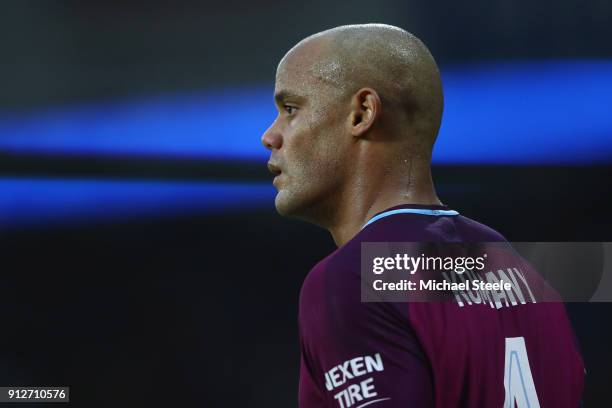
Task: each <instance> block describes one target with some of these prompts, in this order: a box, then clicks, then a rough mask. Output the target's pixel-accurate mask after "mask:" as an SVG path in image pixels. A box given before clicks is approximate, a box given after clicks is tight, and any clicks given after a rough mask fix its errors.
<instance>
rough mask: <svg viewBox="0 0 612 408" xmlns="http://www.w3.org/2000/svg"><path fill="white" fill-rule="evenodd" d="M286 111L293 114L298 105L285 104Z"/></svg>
mask: <svg viewBox="0 0 612 408" xmlns="http://www.w3.org/2000/svg"><path fill="white" fill-rule="evenodd" d="M284 108H285V112H287V113H288V114H290V115H291V114H293V112H295V110H296V107H295V106H291V105H285V106H284Z"/></svg>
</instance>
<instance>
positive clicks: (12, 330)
mask: <svg viewBox="0 0 612 408" xmlns="http://www.w3.org/2000/svg"><path fill="white" fill-rule="evenodd" d="M610 21H612V3H610V2H607V1H604V0H600V1H578V0H562V1H554V2H553V1H537V2H533V1H509V0H503V1H494V2H491V1H484V0H482V1H474V2H470V3H469V4H460V3H458V2H452V1H435V2H426V1H416V0H413V1H378V2H375V3H372V2H368V1H362V0H356V1H352V2H350V3H349V2H335V3H329V2H324V1H311V2H307V3H304V2H280V1H276V0H266V1H260V2H238V1H234V0H229V1H224V2H190V3H181V4H180V5H179V4H172V3H168V2H161V1H149V2H146V3H144V2H136V1H88V2H79V1H64V2H52V1H11V2H3V3H2V5H1V6H0V47H1V48H0V52H1V65H0V81H2V87H1V91H0V113H1V114H2V115H3V116H4V117H6V116H11V115H24V114H25V115H28V114H29V113H30V112H36V111H37V110H40V109H47V108H50V107H73V106H79V105H80V104H87V103H92V102H96V101H114V100H124V99H129V98H134V97H139V98H140V97H148V96H150V95H153V96H155V95H160V94H164V93H167V92H189V91H192V90H202V89H204V90H223V89H225V87H233V88H236V87H242V86H248V85H250V84H263V85H264V86H269V87H270V93H271V92H272V86H273V77H274V72H275V68H276V64H277V62H278V60H279V59H280V58H281V57H282V55H283V54H284V53H285V52H286V51H287V50H288V49H289V48H290V47H291V46H292V45H293V44H295V43H296V42H297V41H299V40H300V39H301V38H303V37H304V36H306V35H309V34H311V33H314V32H317V31H320V30H322V29H326V28H329V27H332V26H336V25H339V24H345V23H355V22H385V23H389V24H395V25H399V26H401V27H403V28H406V29H408V30H409V31H411V32H413V33H415V34H416V35H418V36H419V37H420V38H421V39H423V41H424V42H425V43H426V44H428V45H429V47H430V49H431V51H432V53H433V54H434V55H435V56H436V58H437V60H438V62H439V63H440V64H441V65H442V66H443V67H444V66H447V65H453V64H462V63H466V62H474V61H499V60H523V59H544V60H546V59H550V58H572V59H610V58H611V57H612V49H611V47H610V43H609V39H610V38H612V24H610ZM270 103H272V101H271V99H270ZM239 117H240V112H237V118H238V119H239ZM500 126H503V124H500ZM2 136H3V135H1V134H0V138H1V137H2ZM83 137H84V138H86V137H87V135H85V134H84V135H83ZM202 137H203V138H205V137H213V136H211V135H207V134H206V129H203V130H202ZM576 137H577V138H579V137H581V135H576ZM610 137H612V135H610ZM258 139H259V135H254V142H255V143H257V142H258ZM608 163H612V158H610V161H609V162H608ZM608 163H601V162H599V163H597V165H590V164H589V163H581V164H571V165H568V164H563V163H560V164H550V165H546V166H535V165H521V164H507V163H501V164H499V165H491V164H487V165H484V164H480V165H479V164H474V163H472V164H463V165H452V164H444V165H436V166H434V170H433V171H434V179H435V180H436V185H437V187H438V192H439V195H440V197H441V199H442V200H443V201H444V202H445V203H446V204H448V205H449V206H450V207H451V208H453V209H457V210H459V211H460V212H461V213H462V214H463V215H466V216H468V217H471V218H475V219H477V220H478V221H480V222H483V223H485V224H487V225H489V226H491V227H493V228H495V229H497V230H498V231H500V232H502V234H504V235H505V236H506V237H507V238H508V239H509V240H512V241H611V240H612V232H611V230H610V226H611V225H612V223H611V221H612V216H611V215H610V209H611V205H610V204H611V203H612V196H611V195H612V193H611V192H610V180H611V176H612V171H611V169H612V167H611V166H610V164H608ZM0 178H10V179H13V180H19V179H20V178H24V179H25V178H27V179H30V178H39V179H67V178H68V179H70V178H72V179H79V180H99V179H108V180H118V181H121V180H162V181H176V182H181V181H187V180H188V181H190V182H195V183H200V182H201V183H206V182H210V181H217V182H219V181H223V182H226V183H231V182H237V181H240V182H247V183H260V182H265V183H267V182H269V181H270V177H268V174H267V170H266V168H265V160H246V161H236V160H205V159H201V160H198V159H194V158H190V159H177V158H164V157H139V156H137V155H136V156H129V155H128V156H125V155H122V156H120V157H119V156H117V157H115V156H112V155H111V156H108V155H107V156H104V157H96V158H94V159H92V158H91V157H88V156H83V157H79V156H78V155H77V156H75V155H73V154H70V155H69V154H66V155H62V154H61V152H60V153H56V154H53V155H49V154H40V153H37V152H21V153H19V154H16V153H14V152H2V151H0ZM10 194H11V192H10V191H8V190H7V191H0V195H2V199H3V200H10V196H9V195H10ZM32 194H36V192H34V191H33V192H32ZM38 205H40V206H44V205H45V203H44V202H39V203H38ZM2 208H6V207H2ZM0 248H1V252H0V253H1V254H2V259H3V263H2V265H3V266H4V267H3V268H2V275H1V276H2V278H1V280H0V316H1V317H2V319H1V321H2V322H3V324H4V330H3V331H2V335H1V336H0V361H1V362H2V363H1V364H0V385H7V386H8V385H31V386H42V385H69V386H70V387H71V400H72V402H71V405H72V406H83V407H85V406H86V407H118V406H130V407H134V406H148V407H150V406H179V405H182V406H203V407H287V406H295V405H296V394H297V379H298V363H299V350H298V344H297V320H296V315H297V300H298V294H299V288H300V285H301V282H302V280H303V278H304V276H305V275H306V273H307V272H308V270H309V269H310V268H311V267H312V266H313V265H314V264H315V263H316V262H317V261H318V260H320V259H321V258H322V257H324V256H325V255H327V254H328V253H329V252H331V251H332V250H333V249H334V245H333V242H332V240H331V238H330V236H329V235H328V233H327V232H325V231H323V230H320V229H318V228H316V227H313V226H310V225H307V224H304V223H301V222H297V221H292V220H286V219H282V218H280V217H279V216H277V215H276V213H275V211H274V208H273V195H271V196H270V199H269V200H267V201H266V200H264V203H263V204H261V203H259V204H257V205H250V204H249V202H248V200H246V201H245V202H244V203H243V204H241V203H231V204H228V205H227V208H224V207H223V206H221V208H217V209H215V211H208V210H202V211H190V212H189V213H185V214H184V213H181V212H176V211H175V212H164V211H159V212H157V213H155V214H153V215H151V214H149V215H146V216H139V217H131V216H120V217H103V218H96V217H92V218H85V219H78V220H71V219H70V218H69V217H68V218H66V219H63V218H59V219H56V220H54V222H52V223H35V224H27V223H26V224H15V223H11V224H10V225H8V224H7V225H4V226H3V228H2V229H1V230H0ZM567 308H568V311H569V314H570V317H571V319H572V322H573V324H574V327H575V330H576V334H577V337H578V340H579V342H580V345H581V348H582V352H583V355H584V359H585V363H586V366H587V370H588V375H587V381H586V390H585V396H584V399H585V406H587V407H588V406H607V404H606V403H607V401H608V400H607V397H608V394H609V393H608V389H609V386H610V385H611V383H610V374H609V367H610V366H611V364H612V356H611V354H612V353H611V352H610V351H609V344H610V343H611V342H612V329H611V327H610V316H611V313H612V307H611V306H610V304H609V303H605V304H604V303H602V304H593V303H591V304H584V303H583V304H577V303H572V304H568V306H567ZM560 358H561V356H560ZM38 406H41V405H38Z"/></svg>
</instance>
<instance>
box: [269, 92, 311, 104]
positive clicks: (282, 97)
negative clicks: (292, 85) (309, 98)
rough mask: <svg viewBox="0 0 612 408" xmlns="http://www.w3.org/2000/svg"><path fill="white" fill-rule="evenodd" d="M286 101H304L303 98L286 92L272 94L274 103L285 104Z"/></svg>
mask: <svg viewBox="0 0 612 408" xmlns="http://www.w3.org/2000/svg"><path fill="white" fill-rule="evenodd" d="M287 99H295V100H296V101H301V100H303V99H304V97H303V96H300V95H298V94H296V93H294V92H291V91H287V90H282V91H279V92H277V93H276V94H274V100H275V101H276V103H282V102H285V101H286V100H287Z"/></svg>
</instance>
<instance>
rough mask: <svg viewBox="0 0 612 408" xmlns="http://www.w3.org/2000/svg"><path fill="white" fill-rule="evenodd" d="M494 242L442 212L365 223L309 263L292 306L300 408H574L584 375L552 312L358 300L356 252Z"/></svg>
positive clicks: (561, 318)
mask: <svg viewBox="0 0 612 408" xmlns="http://www.w3.org/2000/svg"><path fill="white" fill-rule="evenodd" d="M494 241H497V242H500V241H505V240H504V238H503V237H502V236H501V235H500V234H499V233H497V232H495V231H494V230H492V229H490V228H488V227H486V226H484V225H482V224H479V223H477V222H475V221H473V220H470V219H469V218H466V217H463V216H461V215H458V214H457V213H456V212H454V211H450V210H448V208H446V207H445V206H422V205H403V206H399V207H394V208H392V209H389V210H387V211H385V212H383V213H381V214H378V215H377V216H375V217H374V218H373V219H372V220H371V222H369V223H368V224H366V226H365V227H364V228H363V229H362V230H361V231H360V232H359V233H358V234H357V235H356V236H355V237H354V238H353V239H352V240H350V241H349V242H347V243H346V244H345V245H343V246H342V247H340V248H338V249H337V250H336V251H334V252H333V253H332V254H330V255H329V256H328V257H326V258H325V259H323V260H322V261H321V262H319V263H318V264H317V265H316V266H315V267H314V268H313V269H312V271H310V273H309V274H308V276H307V277H306V279H305V281H304V284H303V286H302V290H301V294H300V306H299V328H300V344H301V368H300V385H299V406H300V407H301V408H315V407H316V408H321V407H340V408H351V407H352V408H361V407H365V406H373V407H398V408H399V407H402V408H406V407H440V408H446V407H512V408H514V407H515V406H517V407H518V408H522V407H556V408H559V407H572V408H576V407H578V406H579V403H580V398H581V393H582V388H583V377H584V367H583V363H582V359H581V356H580V354H579V352H578V349H577V346H576V344H575V338H574V335H573V332H572V329H571V326H570V323H569V321H568V318H567V315H566V312H565V308H564V305H563V303H561V302H526V303H516V302H513V303H508V302H506V303H505V304H501V303H499V304H496V305H493V304H486V303H485V302H482V303H480V304H475V303H469V302H463V303H461V302H458V301H447V302H420V303H415V302H411V303H404V302H397V303H394V302H362V301H361V276H360V262H361V243H363V242H494Z"/></svg>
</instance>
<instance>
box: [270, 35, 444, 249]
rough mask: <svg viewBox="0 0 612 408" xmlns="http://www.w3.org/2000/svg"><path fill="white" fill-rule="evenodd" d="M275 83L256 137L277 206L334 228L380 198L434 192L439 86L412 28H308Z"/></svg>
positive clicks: (418, 198) (423, 199) (429, 199)
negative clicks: (266, 120) (268, 118)
mask: <svg viewBox="0 0 612 408" xmlns="http://www.w3.org/2000/svg"><path fill="white" fill-rule="evenodd" d="M274 88H275V89H274V93H275V103H276V107H277V109H278V115H277V117H276V119H275V121H274V123H272V125H271V126H270V127H269V128H268V129H267V130H266V132H265V133H264V135H263V137H262V142H263V144H264V145H265V146H266V147H267V148H268V149H269V150H270V152H271V155H270V162H269V168H270V171H271V172H272V173H274V174H275V175H276V177H275V179H274V186H275V187H276V188H277V190H278V194H277V196H276V200H275V203H276V208H277V210H278V211H279V213H281V214H283V215H288V216H293V217H298V218H302V219H306V220H309V221H311V222H314V223H316V224H319V225H323V226H327V227H328V228H330V229H335V227H334V225H337V226H338V225H342V224H343V221H342V219H344V218H346V217H348V218H350V219H351V220H353V221H351V222H358V221H355V220H362V221H363V220H364V217H365V216H366V215H367V214H368V213H369V212H370V211H371V210H372V209H373V208H378V207H377V206H381V207H382V208H383V209H384V208H387V207H391V206H393V205H394V204H397V203H398V202H406V200H409V201H410V202H413V203H434V202H438V200H437V197H436V195H435V191H434V189H433V185H432V180H431V173H430V168H429V167H430V159H431V151H432V147H433V144H434V141H435V138H436V135H437V133H438V129H439V126H440V119H441V115H442V86H441V83H440V75H439V72H438V68H437V66H436V63H435V61H434V59H433V58H432V56H431V54H430V53H429V51H428V50H427V48H426V47H425V46H424V45H423V43H422V42H421V41H419V39H417V38H416V37H415V36H413V35H412V34H410V33H408V32H406V31H404V30H402V29H400V28H397V27H392V26H388V25H382V24H365V25H350V26H342V27H336V28H333V29H331V30H327V31H323V32H321V33H318V34H315V35H312V36H310V37H308V38H306V39H304V40H302V41H300V42H299V43H298V44H297V45H296V46H295V47H293V48H292V49H291V50H290V51H289V52H288V53H287V54H286V55H285V56H284V57H283V59H282V60H281V62H280V63H279V65H278V69H277V71H276V81H275V87H274ZM354 212H358V214H357V215H355V214H353V213H354ZM351 214H353V216H352V217H351ZM348 218H347V219H348ZM340 229H342V228H340ZM343 234H344V233H341V234H340V235H343ZM334 239H336V238H334ZM340 241H342V239H340ZM336 242H339V241H336Z"/></svg>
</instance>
